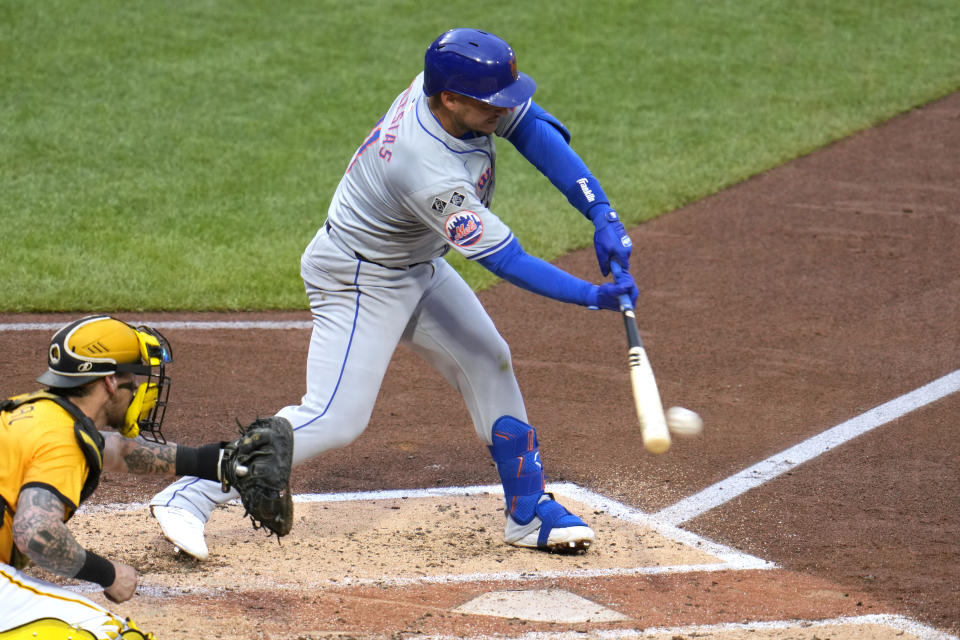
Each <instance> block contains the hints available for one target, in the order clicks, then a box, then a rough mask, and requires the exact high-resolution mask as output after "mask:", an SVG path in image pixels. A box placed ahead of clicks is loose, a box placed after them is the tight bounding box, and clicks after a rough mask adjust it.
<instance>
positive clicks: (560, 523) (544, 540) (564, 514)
mask: <svg viewBox="0 0 960 640" xmlns="http://www.w3.org/2000/svg"><path fill="white" fill-rule="evenodd" d="M535 511H536V515H535V516H534V517H533V518H532V519H531V520H530V521H529V522H527V523H526V524H521V523H519V522H517V521H516V520H514V519H513V516H511V515H509V514H508V515H507V526H506V530H505V531H504V540H505V541H506V542H507V544H512V545H513V546H515V547H526V548H530V549H542V550H544V551H555V552H562V553H582V552H585V551H586V550H587V549H588V548H589V547H590V545H591V544H592V543H593V539H594V534H593V529H591V528H590V527H588V526H587V524H586V523H585V522H584V521H583V520H581V519H580V518H578V517H577V516H575V515H573V514H572V513H570V512H569V511H567V510H566V509H565V508H564V507H563V505H561V504H560V503H559V502H557V501H556V500H554V499H553V494H551V493H544V494H543V495H542V496H540V501H539V502H538V503H537V506H536V508H535Z"/></svg>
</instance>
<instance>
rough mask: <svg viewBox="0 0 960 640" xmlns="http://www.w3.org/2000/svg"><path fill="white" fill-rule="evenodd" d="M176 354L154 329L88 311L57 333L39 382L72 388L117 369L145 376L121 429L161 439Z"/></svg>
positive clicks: (62, 387)
mask: <svg viewBox="0 0 960 640" xmlns="http://www.w3.org/2000/svg"><path fill="white" fill-rule="evenodd" d="M172 360H173V354H172V352H171V350H170V344H169V343H168V342H167V340H166V338H164V337H163V335H161V334H160V332H158V331H156V330H155V329H152V328H150V327H147V326H138V327H134V326H132V325H129V324H127V323H126V322H122V321H120V320H117V319H116V318H112V317H110V316H105V315H95V316H86V317H84V318H80V319H79V320H76V321H74V322H71V323H70V324H68V325H66V326H64V327H63V328H61V329H60V330H59V331H57V332H56V333H55V334H54V335H53V338H52V339H51V340H50V348H49V349H48V351H47V370H46V371H45V372H43V373H42V374H41V375H40V377H38V378H37V382H39V383H41V384H45V385H47V386H49V387H52V388H54V389H58V388H59V389H69V388H73V387H79V386H81V385H84V384H87V383H89V382H93V381H95V380H98V379H100V378H103V377H105V376H108V375H112V374H116V373H133V374H134V375H139V376H145V377H146V378H147V380H146V381H145V382H142V383H141V384H140V385H139V386H138V387H137V389H136V391H134V396H133V401H132V402H131V403H130V407H129V408H128V409H127V417H126V421H125V425H124V427H123V428H122V429H121V430H120V431H121V433H123V435H125V436H127V437H128V438H135V437H136V436H137V435H138V434H140V435H143V436H144V437H145V438H147V439H148V440H150V439H152V440H155V441H160V442H163V441H165V440H164V438H163V434H162V433H161V432H160V424H161V423H162V422H163V414H164V412H165V410H166V404H167V403H166V399H167V395H168V394H169V392H170V386H169V384H170V379H169V378H168V377H167V376H166V374H165V365H166V363H168V362H171V361H172ZM148 434H149V435H150V436H152V437H148Z"/></svg>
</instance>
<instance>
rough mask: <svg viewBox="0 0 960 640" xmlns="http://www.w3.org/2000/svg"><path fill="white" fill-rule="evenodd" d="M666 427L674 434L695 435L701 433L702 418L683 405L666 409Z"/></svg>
mask: <svg viewBox="0 0 960 640" xmlns="http://www.w3.org/2000/svg"><path fill="white" fill-rule="evenodd" d="M666 418H667V428H668V429H670V433H672V434H673V435H676V436H695V435H699V434H701V433H703V418H701V417H700V416H699V415H697V413H696V412H695V411H690V409H684V408H683V407H670V408H669V409H667V415H666Z"/></svg>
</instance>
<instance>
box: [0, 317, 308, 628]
mask: <svg viewBox="0 0 960 640" xmlns="http://www.w3.org/2000/svg"><path fill="white" fill-rule="evenodd" d="M171 360H172V357H171V350H170V346H169V343H168V342H167V340H166V339H165V338H164V337H163V336H162V335H161V334H160V333H159V332H157V331H156V330H154V329H152V328H150V327H146V326H138V327H134V326H131V325H129V324H126V323H124V322H121V321H120V320H117V319H115V318H111V317H109V316H103V315H100V316H88V317H85V318H81V319H80V320H77V321H75V322H72V323H70V324H68V325H66V326H65V327H63V328H62V329H60V330H59V331H57V332H56V334H54V336H53V339H52V340H51V342H50V347H49V350H48V354H47V361H48V365H49V366H48V369H47V371H46V372H44V373H43V374H42V375H41V376H40V377H39V378H37V381H38V382H40V383H42V384H44V385H46V386H47V390H45V391H36V392H33V393H28V394H24V395H20V396H15V397H13V398H10V399H9V400H6V401H3V402H0V523H2V526H0V640H8V639H12V638H21V637H23V638H36V637H42V638H55V639H59V638H67V637H72V638H76V639H79V638H85V639H93V638H98V639H99V638H125V639H137V638H141V639H142V638H152V637H153V636H152V634H148V633H143V632H141V631H140V630H138V629H137V627H136V625H135V624H134V623H133V622H132V621H131V620H129V619H123V618H121V617H119V616H117V615H114V614H112V613H110V612H109V611H107V610H106V609H104V608H103V607H101V606H100V605H98V604H96V603H95V602H93V601H92V600H89V599H87V598H84V597H82V596H80V595H78V594H77V593H75V592H73V591H69V590H65V589H62V588H60V587H57V586H55V585H53V584H51V583H49V582H46V581H44V580H40V579H37V578H34V577H31V576H29V575H26V574H25V573H23V572H21V571H20V570H21V569H22V568H24V567H25V566H26V565H27V564H29V563H30V562H33V563H34V564H36V565H37V566H38V567H40V568H42V569H45V570H47V571H50V572H52V573H55V574H57V575H59V576H64V577H68V578H76V579H78V580H85V581H87V582H95V583H97V584H99V585H100V586H102V587H103V592H104V594H105V595H106V597H107V598H108V599H110V600H111V601H113V602H123V601H125V600H128V599H129V598H130V597H132V596H133V594H134V592H135V590H136V587H137V572H136V569H134V568H133V567H131V566H129V565H126V564H123V563H121V562H117V561H115V560H110V559H108V558H104V557H102V556H100V555H97V554H96V553H95V552H94V551H92V550H89V549H84V548H83V547H82V546H80V544H78V542H77V540H76V539H75V538H74V537H73V535H72V534H71V533H70V530H69V529H68V528H67V526H66V522H67V521H68V520H69V519H70V517H71V516H72V515H73V513H74V512H75V511H76V509H77V507H78V506H79V505H80V504H81V503H82V502H83V501H84V500H86V499H87V498H89V497H90V495H91V494H92V493H93V492H94V490H96V488H97V484H98V481H99V478H100V474H101V472H103V471H115V472H125V473H136V474H155V475H168V476H173V475H190V476H197V477H201V478H206V479H209V480H215V481H218V482H220V483H221V485H222V487H223V488H224V491H228V490H229V489H230V488H231V487H233V488H235V489H236V490H237V491H238V492H239V493H240V495H241V499H242V500H243V504H244V507H245V508H246V509H247V513H248V514H249V515H250V517H251V519H252V520H253V523H254V527H255V528H259V527H264V528H266V529H268V530H269V531H271V532H273V533H275V534H276V535H277V536H282V535H285V534H286V533H288V532H289V530H290V526H291V523H292V516H293V503H292V501H291V496H290V488H289V479H290V465H291V459H292V452H293V431H292V429H291V427H290V423H289V422H287V421H286V420H284V419H283V418H268V419H264V420H257V421H255V422H254V423H253V424H251V425H250V426H248V427H247V428H246V429H244V430H242V435H241V437H240V438H239V439H238V440H236V441H234V442H229V443H221V442H217V443H211V444H206V445H203V446H201V447H198V448H194V447H188V446H184V445H177V444H174V443H168V442H167V441H166V439H165V438H164V437H163V434H162V432H161V430H160V427H161V424H162V422H163V416H164V413H165V411H166V405H167V397H168V395H169V392H170V379H169V378H168V377H167V375H166V365H167V364H168V363H169V362H171ZM105 427H111V428H113V429H115V430H116V431H107V432H102V431H100V429H103V428H105ZM138 436H139V437H138Z"/></svg>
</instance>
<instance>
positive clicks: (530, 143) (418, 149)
mask: <svg viewBox="0 0 960 640" xmlns="http://www.w3.org/2000/svg"><path fill="white" fill-rule="evenodd" d="M535 89H536V83H535V82H534V81H533V79H532V78H530V77H529V76H527V75H526V74H523V73H519V72H518V71H517V62H516V56H515V55H514V52H513V50H512V49H511V47H510V46H509V45H508V44H507V43H506V42H504V41H503V40H502V39H500V38H498V37H497V36H494V35H492V34H489V33H486V32H483V31H478V30H475V29H453V30H451V31H448V32H446V33H444V34H443V35H441V36H440V37H439V38H437V39H436V40H435V41H434V42H433V43H432V44H431V45H430V46H429V48H428V49H427V52H426V55H425V64H424V71H423V73H421V74H419V75H418V76H417V77H416V78H414V80H413V82H411V83H410V85H409V86H407V87H406V88H405V89H404V90H403V91H402V92H401V93H400V95H399V96H397V98H396V99H395V100H394V101H393V104H392V105H391V106H390V108H389V109H388V110H387V112H386V114H385V115H384V116H383V117H382V118H381V119H380V120H379V122H377V123H376V125H375V126H374V127H373V129H372V130H371V131H370V133H369V135H368V136H367V137H366V139H365V140H364V141H363V143H362V144H361V145H360V147H359V148H358V149H357V151H356V153H355V154H354V156H353V157H352V158H351V159H350V162H349V164H348V165H347V167H346V172H345V174H344V176H343V178H342V179H341V181H340V184H339V186H338V187H337V190H336V193H335V194H334V197H333V200H332V202H331V204H330V209H329V211H328V216H327V220H326V223H325V224H324V225H323V226H322V227H321V228H320V229H319V231H318V232H317V234H316V235H315V237H314V238H313V241H312V242H311V243H310V244H309V246H307V248H306V250H305V252H304V254H303V257H302V261H301V275H302V276H303V280H304V283H305V286H306V291H307V295H308V297H309V300H310V305H311V310H312V313H313V334H312V337H311V341H310V350H309V354H308V360H307V390H306V393H305V394H304V396H303V398H302V400H301V403H300V404H299V405H296V406H288V407H284V408H283V409H281V410H280V411H279V412H278V415H280V416H282V417H284V418H287V419H288V420H290V422H291V423H292V424H293V426H294V430H295V431H294V434H295V436H294V437H295V446H294V463H295V464H296V463H298V462H301V461H304V460H307V459H309V458H312V457H314V456H316V455H318V454H320V453H323V452H324V451H328V450H330V449H335V448H338V447H344V446H346V445H348V444H350V443H351V442H353V441H354V440H355V439H356V438H357V437H358V436H359V435H360V434H361V432H362V431H363V430H364V429H365V428H366V426H367V423H368V421H369V419H370V416H371V413H372V411H373V406H374V402H375V400H376V397H377V393H378V391H379V386H380V384H381V382H382V380H383V376H384V374H385V372H386V370H387V366H388V364H389V363H390V360H391V358H392V355H393V352H394V350H395V348H396V346H397V345H398V344H399V343H403V344H405V345H407V346H408V347H409V348H410V349H412V350H413V351H414V352H416V353H417V354H419V355H420V356H421V357H422V358H423V359H424V360H426V361H427V362H428V363H429V364H430V365H431V366H433V367H434V368H435V369H436V370H437V371H439V372H440V373H441V374H442V375H443V376H444V378H446V380H447V381H448V382H449V383H450V384H451V385H452V386H453V387H454V388H455V389H457V390H458V391H459V392H460V393H461V395H462V396H463V398H464V401H465V402H466V405H467V408H468V410H469V412H470V416H471V417H472V420H473V426H474V429H475V430H476V433H477V435H478V436H479V438H480V439H481V440H483V441H484V442H485V443H486V444H487V445H488V446H489V450H490V454H491V456H492V457H493V459H494V461H495V462H496V466H497V469H498V473H499V476H500V480H501V482H502V484H503V490H504V498H505V512H506V526H505V540H506V542H507V543H509V544H512V545H517V546H521V547H530V548H537V549H547V550H567V551H583V550H585V549H586V548H587V547H589V545H590V544H591V542H592V541H593V540H594V532H593V530H592V529H591V528H590V527H589V526H588V525H587V524H586V523H585V522H584V521H583V520H581V519H580V518H579V517H577V516H576V515H574V514H572V513H570V512H569V511H567V509H565V508H564V507H563V506H561V505H560V504H559V503H557V502H556V501H555V500H554V499H553V496H552V495H551V494H549V493H545V492H544V487H545V474H544V470H543V465H542V460H541V457H540V450H539V445H538V442H537V436H536V431H535V429H534V427H533V426H532V425H530V424H528V421H527V413H526V410H525V408H524V403H523V398H522V396H521V393H520V389H519V387H518V384H517V380H516V378H515V376H514V372H513V369H512V366H511V359H510V350H509V348H508V346H507V344H506V343H505V341H504V340H503V338H502V337H501V336H500V334H499V333H498V331H497V329H496V327H495V326H494V325H493V322H492V321H491V319H490V317H489V316H488V315H487V313H486V311H485V310H484V309H483V307H482V306H481V304H480V302H479V300H478V299H477V297H476V295H474V293H473V291H472V290H471V289H470V287H469V286H468V285H467V284H466V283H465V282H464V280H463V279H462V278H461V277H460V276H459V274H457V273H456V272H455V271H454V269H453V268H452V267H450V266H449V264H448V263H447V262H446V261H445V260H444V259H443V255H444V254H445V253H446V252H447V251H448V250H450V249H453V250H454V251H458V252H460V253H461V254H462V255H464V256H465V257H466V258H468V259H470V260H474V261H477V262H479V263H480V264H482V265H483V266H484V267H486V268H487V269H489V270H490V271H492V272H493V273H495V274H496V275H498V276H500V277H502V278H504V279H505V280H507V281H509V282H512V283H513V284H515V285H517V286H520V287H523V288H524V289H527V290H529V291H532V292H535V293H538V294H541V295H544V296H548V297H550V298H553V299H556V300H560V301H563V302H570V303H574V304H578V305H582V306H584V307H589V308H600V309H615V310H616V309H619V303H618V296H620V295H622V294H626V295H628V296H629V297H630V298H631V299H632V300H636V296H637V289H636V286H635V284H634V281H633V279H632V277H631V276H630V274H629V271H628V270H629V258H630V250H631V242H630V238H629V237H628V236H627V234H626V231H625V230H624V228H623V225H622V224H621V223H620V221H619V219H618V216H617V214H616V212H615V211H614V210H613V208H612V207H611V206H610V203H609V200H608V199H607V197H606V195H605V194H604V191H603V189H602V188H601V186H600V184H599V182H598V181H597V179H596V178H595V177H594V176H593V175H592V174H591V172H590V171H589V170H588V169H587V167H586V165H585V164H584V163H583V161H582V160H581V159H580V158H579V157H578V156H577V155H576V154H575V153H574V152H573V150H572V149H571V148H570V146H569V144H568V143H569V133H568V132H567V130H566V129H565V127H564V126H563V125H562V124H561V123H560V122H559V121H558V120H557V119H556V118H555V117H553V116H552V115H551V114H549V113H547V112H546V111H544V110H543V109H542V108H541V107H540V106H539V105H537V104H536V103H535V102H533V100H532V99H531V98H532V96H533V93H534V91H535ZM494 135H497V136H500V137H502V138H506V139H507V140H509V141H510V142H511V143H512V144H513V145H514V146H515V147H516V148H517V149H518V150H519V151H520V153H521V154H522V155H523V156H524V157H526V158H527V159H528V160H529V161H530V162H531V163H533V164H534V165H535V166H536V167H537V168H538V169H539V170H540V171H541V172H542V173H544V174H545V175H546V176H547V177H548V178H549V180H550V181H551V182H552V183H553V184H554V185H555V186H556V187H557V188H558V189H560V190H561V191H562V192H563V193H564V194H565V195H566V197H567V199H568V200H569V202H570V203H571V204H572V205H573V206H575V207H576V208H577V209H578V210H580V211H581V212H582V213H583V214H584V215H585V216H586V217H587V218H588V219H590V220H591V221H592V222H593V223H594V227H595V234H594V245H595V248H596V251H597V257H598V260H599V263H600V268H601V272H602V273H603V274H604V275H607V274H608V273H609V272H610V262H611V260H615V261H617V262H618V263H619V264H620V265H621V266H622V267H623V272H622V275H619V276H616V277H615V280H614V282H606V283H603V284H600V285H596V284H592V283H590V282H586V281H583V280H581V279H579V278H576V277H574V276H572V275H570V274H568V273H566V272H565V271H562V270H561V269H559V268H557V267H555V266H553V265H551V264H549V263H547V262H544V261H542V260H540V259H538V258H536V257H534V256H531V255H529V254H527V253H526V252H525V251H524V250H523V248H522V246H521V244H520V241H519V240H518V239H517V238H516V237H515V236H514V234H513V233H512V232H511V230H510V228H509V227H508V226H507V225H506V224H504V222H503V221H502V220H501V219H500V218H499V217H497V215H496V214H494V213H493V211H491V209H490V204H491V201H492V198H493V192H494V186H495V183H496V174H495V169H496V148H495V146H494ZM232 497H235V494H224V493H222V492H221V491H220V487H219V485H217V484H216V483H212V482H209V481H204V480H199V479H197V478H181V479H180V480H179V481H177V482H175V483H173V484H172V485H170V486H169V487H167V488H166V489H164V490H163V491H161V492H160V493H159V494H157V495H156V496H155V497H154V499H153V500H152V501H151V507H152V512H153V514H154V516H155V517H156V518H157V520H158V522H159V524H160V526H161V528H162V530H163V532H164V535H165V536H166V537H167V538H168V539H169V540H170V541H171V542H173V544H174V545H176V546H177V547H178V548H179V549H180V550H182V551H183V552H185V553H188V554H190V555H192V556H195V557H196V558H199V559H204V558H206V557H207V555H208V549H207V545H206V541H205V539H204V534H203V528H204V523H205V522H206V521H207V519H208V518H209V516H210V513H211V511H212V510H213V508H214V507H215V506H216V504H218V503H222V502H224V501H226V500H229V499H231V498H232Z"/></svg>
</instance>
